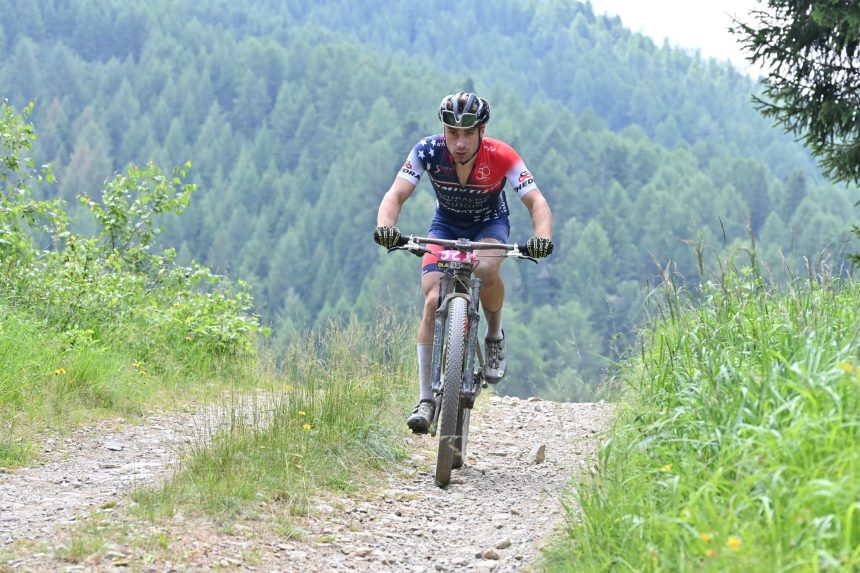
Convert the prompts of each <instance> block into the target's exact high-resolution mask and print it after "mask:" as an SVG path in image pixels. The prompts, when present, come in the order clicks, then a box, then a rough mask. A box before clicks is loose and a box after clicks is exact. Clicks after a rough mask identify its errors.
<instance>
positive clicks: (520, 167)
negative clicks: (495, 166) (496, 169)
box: [506, 147, 537, 199]
mask: <svg viewBox="0 0 860 573" xmlns="http://www.w3.org/2000/svg"><path fill="white" fill-rule="evenodd" d="M508 156H509V157H510V159H511V165H510V167H508V171H507V174H506V175H507V178H508V182H509V183H510V184H511V187H513V188H514V191H515V192H516V194H517V196H518V197H519V198H520V199H522V198H523V197H525V196H526V194H527V193H528V192H529V191H531V190H532V189H537V184H536V183H535V179H534V177H532V173H531V171H529V170H528V168H527V167H526V164H525V163H523V160H522V159H521V158H520V156H519V154H518V153H517V152H516V151H514V149H513V148H512V147H508Z"/></svg>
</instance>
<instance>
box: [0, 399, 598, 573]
mask: <svg viewBox="0 0 860 573" xmlns="http://www.w3.org/2000/svg"><path fill="white" fill-rule="evenodd" d="M484 400H485V399H482V402H483V404H482V405H481V407H480V409H479V410H476V412H475V413H473V416H472V428H471V431H472V433H471V442H470V446H469V449H470V452H469V455H468V456H467V460H466V465H465V467H464V468H463V469H461V470H456V471H455V473H454V476H453V478H452V483H451V484H450V485H449V486H448V488H446V489H445V490H442V489H439V488H438V487H436V486H435V485H434V484H433V477H432V472H433V463H434V460H435V449H436V440H435V439H434V438H431V437H430V436H417V437H414V438H411V439H410V440H409V448H410V450H411V451H412V455H411V458H410V459H409V460H408V461H407V462H406V463H405V464H404V465H403V467H401V468H399V469H398V471H397V472H395V473H393V474H392V475H390V476H388V477H387V478H386V479H385V480H384V481H382V482H381V483H379V484H378V486H377V487H374V488H372V490H371V491H362V492H361V494H360V495H353V496H351V497H345V496H342V497H337V498H329V499H326V500H325V501H320V502H318V503H317V504H316V505H315V506H314V507H313V508H312V511H311V513H310V515H309V516H308V517H306V518H302V519H301V520H300V521H298V522H296V524H297V525H298V526H299V527H300V528H301V530H302V531H303V532H304V534H303V535H302V536H301V539H298V540H296V539H287V538H285V536H283V535H278V532H277V531H278V530H277V527H272V524H271V523H268V522H267V520H266V519H265V517H263V518H261V519H258V520H256V521H254V522H250V523H245V524H242V525H239V526H237V527H234V528H232V529H231V530H230V531H229V532H225V531H223V530H220V529H219V528H217V527H215V526H214V525H212V524H211V523H208V522H206V521H204V520H201V519H184V518H183V517H182V516H177V517H176V518H175V519H174V520H172V521H171V522H170V523H168V524H161V525H152V524H146V523H136V522H134V520H133V519H131V518H130V517H128V516H127V515H126V514H125V512H124V511H122V509H123V506H124V505H127V503H128V501H127V497H126V496H127V494H128V492H130V491H131V490H132V489H133V488H135V487H137V486H141V485H151V484H153V483H157V481H158V480H161V479H164V478H165V477H166V476H167V475H168V474H169V472H170V471H171V468H172V467H173V465H174V464H175V463H176V461H177V460H178V459H179V456H180V454H181V452H182V451H183V450H185V449H186V447H187V446H188V445H189V444H195V445H196V444H199V443H201V441H203V440H205V436H206V435H208V427H209V426H211V425H212V420H213V416H212V415H211V413H210V414H209V415H205V414H203V415H201V413H199V412H198V413H195V414H191V413H189V414H181V415H171V416H167V415H158V416H152V417H150V418H147V419H146V420H145V423H144V424H142V425H137V426H127V427H126V426H124V424H123V423H122V422H118V421H115V422H114V423H106V424H102V425H100V426H98V427H94V428H90V429H88V430H86V431H83V432H80V433H76V434H75V436H74V437H67V438H64V439H58V438H55V439H54V440H53V442H51V441H49V442H47V443H46V444H45V448H46V449H47V450H52V451H50V452H47V454H46V457H45V459H44V460H43V461H42V463H41V464H40V465H39V466H37V467H31V468H25V469H21V470H17V471H15V472H13V473H6V474H0V555H3V561H0V571H3V572H4V573H5V571H7V570H9V571H72V572H83V571H147V572H149V571H152V572H156V571H159V572H161V571H208V570H236V571H243V570H244V571H267V572H275V571H289V572H292V571H307V572H328V571H357V572H371V571H372V572H377V571H392V572H403V571H406V572H410V571H414V572H416V573H417V572H419V571H421V572H423V571H482V572H483V571H486V572H490V571H492V572H498V573H501V572H508V571H523V570H529V569H533V568H534V565H533V562H534V561H535V560H536V559H537V558H538V556H539V550H540V548H541V547H542V546H543V544H544V543H545V542H546V540H547V538H548V536H549V535H550V534H551V533H552V532H553V530H554V529H556V528H557V527H558V526H559V525H561V524H563V521H564V511H563V508H562V494H563V492H564V491H565V490H566V488H568V487H569V486H570V485H571V483H572V482H571V480H572V479H573V480H575V481H578V480H581V479H584V478H585V477H586V476H588V475H589V473H590V471H591V469H592V468H593V467H595V464H596V452H597V449H598V448H599V446H600V444H601V443H602V442H603V441H604V440H605V435H604V432H605V430H606V429H607V427H608V425H609V422H610V419H611V417H612V411H613V409H612V406H611V405H609V404H568V403H555V402H546V401H540V400H518V399H516V398H502V397H491V398H489V399H488V400H486V401H484ZM216 417H217V416H216ZM207 420H208V421H209V423H208V424H207V423H206V421H207ZM541 445H543V446H545V459H544V461H543V462H542V463H536V461H535V460H534V458H533V455H532V454H533V450H535V449H536V448H537V447H538V446H541ZM114 506H115V507H114ZM95 513H98V519H102V520H107V521H108V522H110V523H114V524H115V523H123V524H124V525H126V526H127V528H129V529H134V530H135V531H138V532H139V537H143V536H145V535H146V534H147V532H149V534H155V533H156V532H157V533H160V535H162V538H163V539H165V545H166V549H164V550H162V551H158V550H153V548H152V547H146V546H145V544H141V543H131V544H129V545H127V546H124V545H108V546H107V547H105V548H103V549H102V550H101V551H100V552H98V553H96V554H93V555H91V556H90V557H89V558H87V559H85V560H84V561H83V562H81V563H69V562H66V561H61V560H59V559H57V558H56V554H57V553H59V552H60V550H61V549H62V547H63V546H64V545H65V544H68V543H69V540H68V533H67V531H68V530H69V524H74V523H75V522H77V521H80V520H81V519H82V518H84V517H86V516H88V515H91V514H95ZM93 519H94V517H90V518H89V519H88V521H90V522H92V521H93ZM72 530H73V529H72ZM33 548H36V549H33Z"/></svg>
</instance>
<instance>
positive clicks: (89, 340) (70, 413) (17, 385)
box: [0, 305, 254, 467]
mask: <svg viewBox="0 0 860 573" xmlns="http://www.w3.org/2000/svg"><path fill="white" fill-rule="evenodd" d="M35 310H38V309H35ZM129 327H130V325H125V328H124V329H123V330H122V331H118V332H111V331H104V332H101V333H98V335H96V334H95V333H93V332H92V331H89V330H86V329H63V328H61V327H59V326H57V325H56V324H53V323H51V322H50V321H47V320H45V319H44V318H43V317H41V316H39V315H38V314H37V313H36V312H31V311H29V310H26V309H23V308H20V307H17V308H16V307H10V306H3V305H0V467H14V466H18V465H21V464H25V463H27V462H29V461H30V460H31V459H32V457H31V454H32V452H33V448H32V446H31V444H30V438H31V437H32V436H33V434H34V430H39V429H42V428H51V429H55V430H60V431H66V430H68V429H70V428H72V427H74V425H75V424H79V423H84V422H89V421H92V420H95V419H98V418H99V417H102V416H109V415H117V414H120V415H132V416H134V415H139V414H143V413H144V412H146V411H148V410H150V409H153V408H163V407H170V406H171V405H173V404H176V403H177V402H179V401H186V400H189V399H193V398H202V397H206V396H210V397H211V396H212V395H213V394H215V393H217V392H221V391H223V390H224V388H225V387H231V388H232V387H240V388H241V387H248V386H250V385H251V383H252V382H253V380H252V377H253V375H254V373H253V369H252V368H251V366H250V364H251V363H250V361H246V360H245V359H244V358H242V357H235V356H231V357H227V358H223V359H222V358H221V357H219V356H218V355H217V354H215V353H213V352H210V351H209V350H208V349H206V348H205V347H202V346H199V345H198V346H195V345H184V346H175V347H173V348H168V347H167V345H166V344H165V341H164V340H159V339H158V337H157V335H154V334H153V333H152V332H149V333H147V332H134V331H132V330H129Z"/></svg>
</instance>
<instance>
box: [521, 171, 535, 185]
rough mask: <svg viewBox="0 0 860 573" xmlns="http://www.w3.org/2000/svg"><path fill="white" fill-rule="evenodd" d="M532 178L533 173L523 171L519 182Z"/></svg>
mask: <svg viewBox="0 0 860 573" xmlns="http://www.w3.org/2000/svg"><path fill="white" fill-rule="evenodd" d="M531 178H532V174H531V173H529V172H528V171H523V172H522V173H520V179H519V182H520V183H522V182H523V181H525V180H526V179H531Z"/></svg>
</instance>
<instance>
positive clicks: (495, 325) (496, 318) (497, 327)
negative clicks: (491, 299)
mask: <svg viewBox="0 0 860 573" xmlns="http://www.w3.org/2000/svg"><path fill="white" fill-rule="evenodd" d="M484 316H485V317H486V318H487V335H486V337H487V338H489V339H490V340H501V339H502V338H503V337H504V336H505V335H504V333H503V332H502V309H499V310H497V311H496V312H489V311H488V310H487V309H484Z"/></svg>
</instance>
